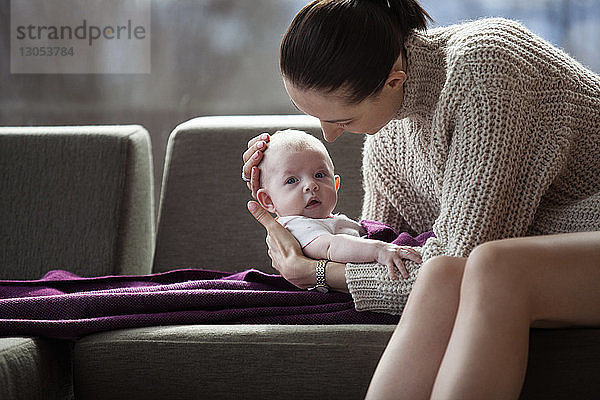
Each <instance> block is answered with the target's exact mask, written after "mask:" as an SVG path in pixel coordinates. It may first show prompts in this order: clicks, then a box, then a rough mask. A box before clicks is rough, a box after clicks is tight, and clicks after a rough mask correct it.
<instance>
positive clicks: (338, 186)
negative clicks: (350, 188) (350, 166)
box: [333, 175, 340, 192]
mask: <svg viewBox="0 0 600 400" xmlns="http://www.w3.org/2000/svg"><path fill="white" fill-rule="evenodd" d="M333 178H334V179H335V191H336V192H337V191H338V190H340V176H339V175H335V176H334V177H333Z"/></svg>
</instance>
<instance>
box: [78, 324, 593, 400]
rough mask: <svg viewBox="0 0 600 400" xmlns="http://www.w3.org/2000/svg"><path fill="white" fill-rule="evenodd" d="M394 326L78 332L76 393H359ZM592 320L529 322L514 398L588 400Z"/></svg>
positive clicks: (173, 396) (245, 396)
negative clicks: (563, 324) (548, 325)
mask: <svg viewBox="0 0 600 400" xmlns="http://www.w3.org/2000/svg"><path fill="white" fill-rule="evenodd" d="M394 329H395V326H394V325H361V326H359V325H182V326H172V327H150V328H139V329H130V330H120V331H112V332H106V333H99V334H94V335H90V336H87V337H85V338H83V339H82V340H80V341H79V342H77V344H76V345H75V349H74V367H75V368H74V381H75V392H76V395H77V397H78V398H81V399H119V398H126V399H129V400H135V399H200V398H202V399H204V398H205V399H261V400H262V399H273V398H287V399H315V398H332V399H334V398H335V399H337V398H339V399H362V398H364V395H365V393H366V390H367V388H368V385H369V382H370V380H371V376H372V374H373V372H374V370H375V367H376V365H377V363H378V361H379V358H380V357H381V354H382V353H383V351H384V348H385V346H386V344H387V342H388V340H389V338H390V337H391V335H392V333H393V331H394ZM599 359H600V336H599V335H598V330H597V329H553V330H544V329H533V330H532V331H531V337H530V355H529V365H528V369H527V375H526V378H525V383H524V387H523V393H522V395H521V397H520V399H521V400H532V399H544V400H553V399H554V400H571V399H595V398H597V397H598V396H597V395H598V393H600V381H599V380H598V379H597V377H598V369H599V365H598V360H599Z"/></svg>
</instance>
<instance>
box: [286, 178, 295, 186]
mask: <svg viewBox="0 0 600 400" xmlns="http://www.w3.org/2000/svg"><path fill="white" fill-rule="evenodd" d="M296 182H298V179H296V178H288V179H287V180H286V181H285V183H286V185H291V184H294V183H296Z"/></svg>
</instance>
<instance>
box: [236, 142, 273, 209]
mask: <svg viewBox="0 0 600 400" xmlns="http://www.w3.org/2000/svg"><path fill="white" fill-rule="evenodd" d="M270 138H271V137H270V136H269V134H268V133H261V134H260V135H258V136H256V137H254V138H252V139H250V141H249V142H248V149H247V150H246V151H245V152H244V154H243V155H242V159H243V160H244V166H243V167H242V179H244V177H245V178H246V179H249V181H246V185H247V186H248V189H250V190H251V191H252V197H254V198H255V199H256V191H257V190H258V189H259V188H260V170H259V169H258V164H260V162H261V161H262V157H263V151H265V149H266V148H267V143H268V142H269V140H270ZM246 179H244V180H246Z"/></svg>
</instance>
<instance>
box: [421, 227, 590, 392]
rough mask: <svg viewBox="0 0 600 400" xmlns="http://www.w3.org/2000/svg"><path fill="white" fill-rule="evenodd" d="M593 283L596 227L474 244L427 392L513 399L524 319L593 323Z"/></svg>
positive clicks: (520, 371)
mask: <svg viewBox="0 0 600 400" xmlns="http://www.w3.org/2000/svg"><path fill="white" fill-rule="evenodd" d="M599 286H600V232H588V233H574V234H565V235H553V236H542V237H531V238H520V239H509V240H501V241H495V242H489V243H485V244H483V245H481V246H479V247H478V248H476V249H475V250H474V251H473V252H472V254H471V256H469V259H468V260H467V264H466V266H465V272H464V276H463V283H462V286H461V292H460V306H459V310H458V314H457V317H456V322H455V324H454V329H453V332H452V336H451V338H450V341H449V343H448V348H447V350H446V354H445V355H444V359H443V362H442V364H441V366H440V370H439V373H438V375H437V378H436V381H435V385H434V389H433V393H432V398H435V399H440V398H441V399H482V398H485V399H516V398H518V396H519V393H520V390H521V386H522V383H523V378H524V375H525V369H526V364H527V352H528V343H529V339H528V338H529V328H530V326H534V327H535V326H537V327H559V326H585V325H587V326H590V325H596V326H598V325H600V291H599V290H598V287H599Z"/></svg>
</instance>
